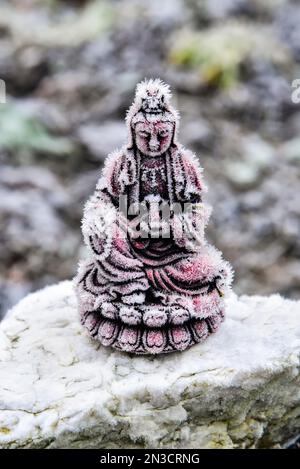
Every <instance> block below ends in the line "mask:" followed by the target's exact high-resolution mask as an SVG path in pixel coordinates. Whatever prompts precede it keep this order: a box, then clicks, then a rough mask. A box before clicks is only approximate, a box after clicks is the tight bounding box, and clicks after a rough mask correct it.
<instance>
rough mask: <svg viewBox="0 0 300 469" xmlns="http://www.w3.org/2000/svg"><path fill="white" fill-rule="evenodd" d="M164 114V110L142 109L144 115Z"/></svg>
mask: <svg viewBox="0 0 300 469" xmlns="http://www.w3.org/2000/svg"><path fill="white" fill-rule="evenodd" d="M163 112H164V109H161V108H157V109H144V113H146V114H156V115H157V114H161V113H163Z"/></svg>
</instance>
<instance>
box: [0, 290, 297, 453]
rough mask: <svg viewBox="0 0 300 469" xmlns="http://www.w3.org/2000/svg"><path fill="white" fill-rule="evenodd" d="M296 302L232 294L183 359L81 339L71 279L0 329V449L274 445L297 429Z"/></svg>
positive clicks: (25, 303) (22, 307) (37, 296)
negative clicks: (208, 332) (211, 328)
mask: <svg viewBox="0 0 300 469" xmlns="http://www.w3.org/2000/svg"><path fill="white" fill-rule="evenodd" d="M299 314H300V304H299V302H295V301H290V300H285V299H283V298H282V297H280V296H279V295H273V296H270V297H259V296H253V297H248V296H242V297H240V298H238V297H236V296H235V295H234V294H232V296H231V297H229V298H228V299H227V319H226V321H225V323H224V324H223V327H222V328H221V330H220V331H219V332H218V333H216V334H215V335H212V336H211V338H209V339H208V340H207V342H205V343H203V344H199V345H196V346H194V347H192V348H191V349H189V350H187V351H185V352H183V353H174V354H171V355H164V356H160V357H145V356H144V357H139V356H131V355H128V354H125V353H121V352H116V351H114V350H112V349H109V348H104V347H102V346H99V344H97V343H96V342H93V341H91V340H90V339H89V338H88V337H87V335H86V332H85V330H84V328H83V327H82V326H81V325H80V324H79V319H78V315H77V309H76V302H75V296H74V294H73V290H72V283H71V282H63V283H60V284H58V285H55V286H52V287H48V288H46V289H44V290H42V291H39V292H37V293H34V294H31V295H29V296H27V297H26V298H25V299H24V300H22V301H21V302H20V303H19V304H18V305H17V306H16V307H15V308H13V309H12V310H11V311H10V313H8V315H7V316H6V318H5V319H4V321H3V322H2V323H1V326H0V382H1V388H0V409H1V410H0V447H1V448H16V447H17V448H21V447H22V448H23V447H24V448H38V447H41V448H93V447H97V448H138V447H152V448H153V447H154V448H248V447H263V448H267V447H274V446H275V447H276V446H277V447H278V446H283V445H285V444H286V443H287V442H288V441H290V440H291V439H293V438H296V437H297V435H298V434H299V429H300V391H299V389H300V388H299V384H300V374H299V355H300V327H299Z"/></svg>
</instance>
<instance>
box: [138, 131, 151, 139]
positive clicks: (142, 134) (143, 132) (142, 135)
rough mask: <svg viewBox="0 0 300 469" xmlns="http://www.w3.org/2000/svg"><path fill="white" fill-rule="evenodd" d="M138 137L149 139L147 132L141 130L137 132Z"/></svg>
mask: <svg viewBox="0 0 300 469" xmlns="http://www.w3.org/2000/svg"><path fill="white" fill-rule="evenodd" d="M139 136H140V137H143V138H147V137H149V133H148V132H145V131H143V130H141V131H140V132H139Z"/></svg>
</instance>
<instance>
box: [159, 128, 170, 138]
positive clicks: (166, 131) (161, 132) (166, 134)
mask: <svg viewBox="0 0 300 469" xmlns="http://www.w3.org/2000/svg"><path fill="white" fill-rule="evenodd" d="M168 135H169V131H168V130H161V131H160V132H159V136H160V137H167V136H168Z"/></svg>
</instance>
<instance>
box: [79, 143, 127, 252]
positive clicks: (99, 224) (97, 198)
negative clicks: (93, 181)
mask: <svg viewBox="0 0 300 469" xmlns="http://www.w3.org/2000/svg"><path fill="white" fill-rule="evenodd" d="M121 158H122V154H121V152H115V153H113V154H111V155H109V156H108V158H107V162H106V164H105V166H104V168H103V171H102V176H101V177H100V179H99V181H98V183H97V187H96V190H95V192H94V194H93V195H92V196H91V197H90V199H89V200H88V201H87V203H86V204H85V207H84V212H83V219H82V233H83V237H84V241H85V244H86V245H87V246H88V248H89V249H90V250H91V251H92V254H93V256H94V257H96V258H97V259H98V260H101V259H104V258H106V257H107V256H108V255H109V253H110V249H111V243H112V240H113V236H114V230H115V223H116V221H117V217H118V203H119V195H120V183H119V175H120V166H121Z"/></svg>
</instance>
